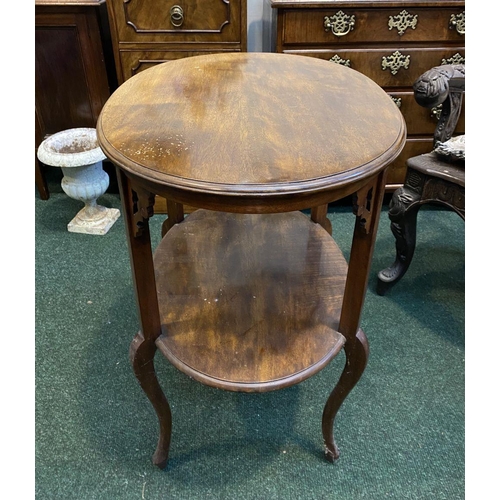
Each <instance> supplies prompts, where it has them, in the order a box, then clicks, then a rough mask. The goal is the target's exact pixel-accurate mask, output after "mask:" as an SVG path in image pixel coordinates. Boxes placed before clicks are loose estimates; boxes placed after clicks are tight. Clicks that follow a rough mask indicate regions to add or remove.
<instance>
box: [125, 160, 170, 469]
mask: <svg viewBox="0 0 500 500" xmlns="http://www.w3.org/2000/svg"><path fill="white" fill-rule="evenodd" d="M116 171H117V178H118V185H119V188H120V196H121V200H122V209H123V213H124V218H125V225H126V231H127V240H128V247H129V255H130V262H131V268H132V277H133V281H134V288H135V297H136V301H137V308H138V312H139V321H140V326H141V329H140V331H139V333H137V335H136V336H135V337H134V339H133V340H132V343H131V345H130V351H129V354H130V361H131V364H132V367H133V370H134V373H135V376H136V378H137V380H138V381H139V384H140V386H141V387H142V390H143V391H144V392H145V393H146V396H147V397H148V399H149V400H150V402H151V404H152V405H153V408H154V409H155V411H156V414H157V416H158V421H159V425H160V436H159V439H158V445H157V448H156V451H155V453H154V455H153V463H154V464H155V465H158V466H159V467H160V468H162V469H163V468H165V467H166V465H167V460H168V451H169V447H170V438H171V430H172V414H171V411H170V405H169V404H168V400H167V398H166V397H165V394H164V393H163V390H162V388H161V386H160V384H159V382H158V379H157V377H156V372H155V367H154V356H155V353H156V349H157V347H156V343H155V341H156V339H157V338H158V336H159V335H160V334H161V324H160V313H159V309H158V297H157V294H156V282H155V274H154V266H153V253H152V248H151V238H150V233H149V217H151V216H152V215H153V204H154V195H153V194H152V193H148V192H146V191H144V190H142V189H139V188H136V187H133V186H132V185H131V182H130V180H129V179H128V178H127V176H126V175H125V174H124V173H123V172H122V171H121V170H120V169H119V168H117V169H116Z"/></svg>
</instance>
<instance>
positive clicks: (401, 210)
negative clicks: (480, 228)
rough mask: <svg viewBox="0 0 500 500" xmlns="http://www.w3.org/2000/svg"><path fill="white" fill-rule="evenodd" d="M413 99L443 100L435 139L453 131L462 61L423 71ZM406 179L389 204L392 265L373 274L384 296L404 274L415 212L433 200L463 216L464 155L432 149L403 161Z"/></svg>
mask: <svg viewBox="0 0 500 500" xmlns="http://www.w3.org/2000/svg"><path fill="white" fill-rule="evenodd" d="M414 89H415V101H416V102H418V104H419V105H420V106H423V107H425V108H431V107H433V106H436V105H437V104H441V105H442V111H441V115H440V119H439V123H438V125H437V126H436V129H435V132H434V144H435V145H438V144H439V143H445V142H446V141H448V140H449V139H450V138H451V137H452V136H453V135H461V134H456V129H457V122H458V121H459V117H460V112H461V110H462V104H463V95H464V92H465V66H463V65H445V66H438V67H436V68H431V69H430V70H429V71H426V72H425V73H424V74H423V75H422V76H421V77H420V78H419V79H418V80H417V81H416V82H415V84H414ZM406 163H407V167H408V169H407V173H406V179H405V183H404V185H403V186H402V187H400V188H399V189H397V190H396V191H395V192H394V194H393V196H392V199H391V202H390V205H389V219H390V221H391V230H392V233H393V235H394V237H395V239H396V258H395V260H394V262H393V264H392V265H391V266H389V267H387V268H385V269H382V270H381V271H380V272H379V273H378V282H377V293H378V294H379V295H385V293H386V292H387V291H389V290H390V289H391V288H392V287H393V286H394V285H395V284H396V283H397V282H398V281H399V280H401V278H402V277H403V276H404V275H405V274H406V271H407V270H408V268H409V266H410V263H411V261H412V259H413V254H414V252H415V246H416V236H417V215H418V211H419V210H420V207H421V206H422V205H424V204H426V203H433V204H438V205H440V206H442V207H445V208H447V209H448V210H452V211H454V212H456V213H457V214H458V215H459V216H460V217H461V218H462V219H463V220H465V156H464V157H462V156H461V155H460V156H459V157H458V158H454V157H453V156H452V155H449V156H448V155H445V156H444V157H443V156H442V155H441V154H439V153H438V152H436V151H432V152H431V153H424V154H420V155H417V156H414V157H411V158H409V159H408V160H407V162H406Z"/></svg>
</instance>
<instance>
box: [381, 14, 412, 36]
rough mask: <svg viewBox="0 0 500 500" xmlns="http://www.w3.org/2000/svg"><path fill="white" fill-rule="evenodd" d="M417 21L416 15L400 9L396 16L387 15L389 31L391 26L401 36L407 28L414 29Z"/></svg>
mask: <svg viewBox="0 0 500 500" xmlns="http://www.w3.org/2000/svg"><path fill="white" fill-rule="evenodd" d="M417 23H418V15H413V14H410V13H409V12H407V11H406V10H402V11H401V12H400V13H399V14H398V15H397V16H389V21H388V23H387V24H388V26H389V31H391V30H392V29H393V28H395V29H397V30H398V35H400V36H402V35H404V34H405V31H406V30H407V29H408V28H411V29H413V30H414V29H415V28H416V27H417Z"/></svg>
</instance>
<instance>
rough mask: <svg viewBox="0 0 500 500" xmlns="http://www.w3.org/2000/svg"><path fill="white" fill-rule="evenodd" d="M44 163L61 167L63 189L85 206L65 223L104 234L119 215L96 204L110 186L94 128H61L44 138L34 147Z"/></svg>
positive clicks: (71, 227) (75, 230) (79, 230)
mask: <svg viewBox="0 0 500 500" xmlns="http://www.w3.org/2000/svg"><path fill="white" fill-rule="evenodd" d="M37 156H38V159H39V160H40V161H41V162H42V163H44V164H45V165H50V166H53V167H61V170H62V172H63V179H62V182H61V187H62V189H63V191H64V192H65V193H66V194H67V195H68V196H69V197H70V198H73V199H74V200H79V201H82V202H83V203H85V206H84V207H83V208H82V209H81V210H80V211H79V212H78V213H77V214H76V216H75V217H74V218H73V220H71V222H69V223H68V226H67V227H68V231H70V232H73V233H85V234H100V235H102V234H106V233H107V232H108V231H109V229H110V228H111V226H112V225H113V224H114V223H115V221H116V220H117V219H118V217H120V211H119V210H118V209H117V208H106V207H103V206H101V205H98V204H97V199H98V198H99V197H100V196H102V195H103V194H104V193H105V192H106V190H107V189H108V186H109V176H108V174H107V173H106V172H105V171H104V170H103V168H102V160H104V159H105V158H106V156H105V155H104V153H103V152H102V150H101V148H100V147H99V144H98V142H97V136H96V130H95V129H94V128H74V129H68V130H63V131H62V132H58V133H56V134H53V135H51V136H50V137H48V138H47V139H45V140H44V141H43V142H42V143H41V144H40V146H39V148H38V151H37Z"/></svg>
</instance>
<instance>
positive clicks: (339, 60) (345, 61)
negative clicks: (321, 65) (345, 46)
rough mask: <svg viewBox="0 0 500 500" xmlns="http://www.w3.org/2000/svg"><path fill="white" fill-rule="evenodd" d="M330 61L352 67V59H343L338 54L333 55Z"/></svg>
mask: <svg viewBox="0 0 500 500" xmlns="http://www.w3.org/2000/svg"><path fill="white" fill-rule="evenodd" d="M329 61H331V62H334V63H336V64H341V65H342V66H347V67H348V68H350V67H351V60H350V59H342V58H341V57H340V56H338V55H337V54H335V55H334V56H333V57H331V58H330V59H329Z"/></svg>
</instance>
